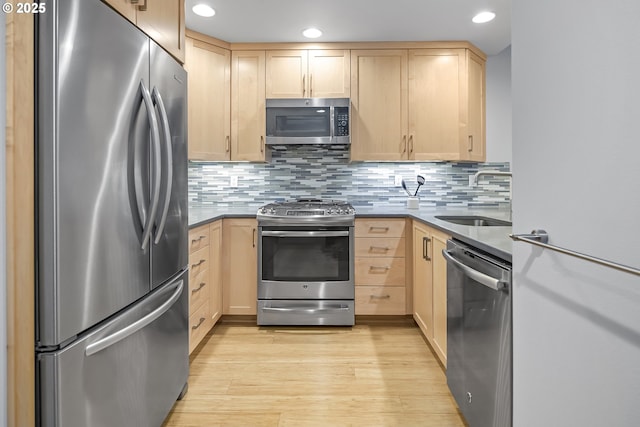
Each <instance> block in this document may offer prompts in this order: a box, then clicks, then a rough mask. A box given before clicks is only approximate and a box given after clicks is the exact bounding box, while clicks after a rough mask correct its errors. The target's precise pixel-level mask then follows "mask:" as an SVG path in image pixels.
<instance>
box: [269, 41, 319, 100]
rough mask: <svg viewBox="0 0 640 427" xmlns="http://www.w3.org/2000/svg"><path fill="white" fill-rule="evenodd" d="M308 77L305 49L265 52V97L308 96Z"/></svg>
mask: <svg viewBox="0 0 640 427" xmlns="http://www.w3.org/2000/svg"><path fill="white" fill-rule="evenodd" d="M308 78H309V77H308V76H307V51H306V50H269V51H267V52H266V97H267V98H305V97H309V96H311V95H309V92H308V90H307V87H308V85H309V82H308V80H307V79H308Z"/></svg>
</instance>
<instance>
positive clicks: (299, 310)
mask: <svg viewBox="0 0 640 427" xmlns="http://www.w3.org/2000/svg"><path fill="white" fill-rule="evenodd" d="M261 310H262V311H277V312H280V313H304V314H317V313H335V312H337V311H349V310H351V309H350V308H349V306H347V305H340V306H336V307H326V308H296V307H291V308H287V307H262V308H261Z"/></svg>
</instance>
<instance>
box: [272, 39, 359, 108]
mask: <svg viewBox="0 0 640 427" xmlns="http://www.w3.org/2000/svg"><path fill="white" fill-rule="evenodd" d="M349 57H350V54H349V50H304V49H303V50H268V51H267V52H266V61H267V63H266V73H267V74H266V91H267V92H266V97H267V98H312V97H313V98H348V97H349V95H350V72H349V68H350V62H349Z"/></svg>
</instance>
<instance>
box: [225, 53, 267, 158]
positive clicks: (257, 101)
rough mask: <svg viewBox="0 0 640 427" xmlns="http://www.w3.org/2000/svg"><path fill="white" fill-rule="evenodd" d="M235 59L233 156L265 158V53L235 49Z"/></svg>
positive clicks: (233, 62)
mask: <svg viewBox="0 0 640 427" xmlns="http://www.w3.org/2000/svg"><path fill="white" fill-rule="evenodd" d="M231 62H232V64H231V85H232V86H231V159H232V160H250V161H265V159H266V149H265V141H264V136H265V135H264V134H265V131H266V122H265V52H264V51H238V52H233V53H232V55H231Z"/></svg>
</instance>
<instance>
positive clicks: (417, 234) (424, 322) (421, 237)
mask: <svg viewBox="0 0 640 427" xmlns="http://www.w3.org/2000/svg"><path fill="white" fill-rule="evenodd" d="M432 255H433V247H432V245H431V235H430V234H429V231H428V229H427V228H426V227H425V226H423V225H422V224H419V223H416V222H414V224H413V318H414V319H415V321H416V323H417V324H418V326H419V327H420V329H421V330H422V333H423V334H424V335H425V336H426V337H427V339H428V340H429V341H431V340H432V337H433V308H432V307H433V305H432V304H433V296H432V295H433V277H432V272H433V265H432Z"/></svg>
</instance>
